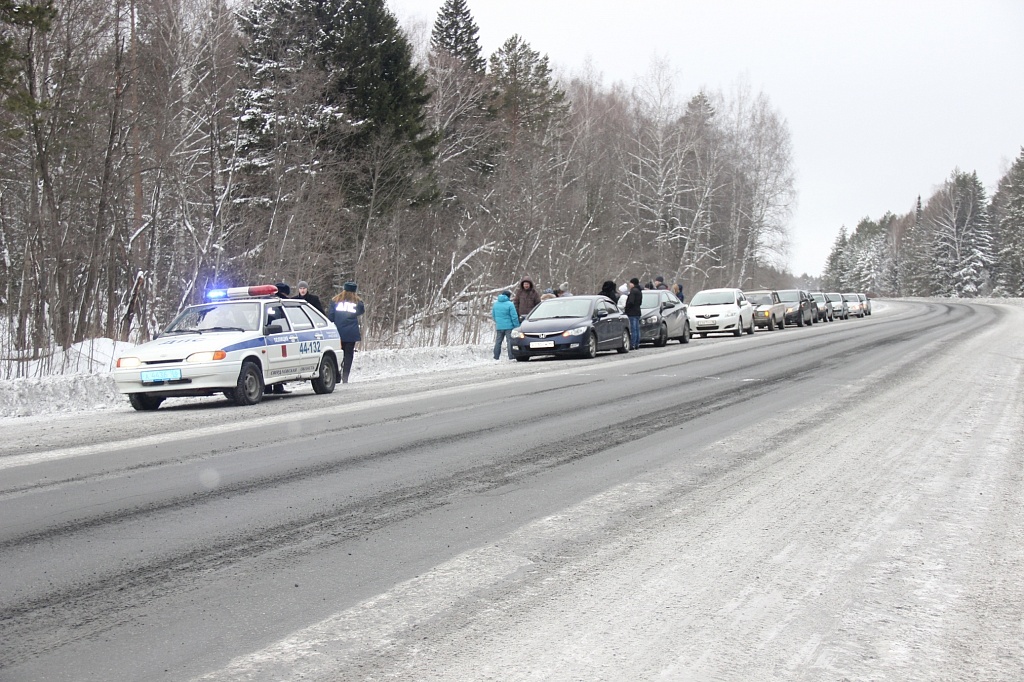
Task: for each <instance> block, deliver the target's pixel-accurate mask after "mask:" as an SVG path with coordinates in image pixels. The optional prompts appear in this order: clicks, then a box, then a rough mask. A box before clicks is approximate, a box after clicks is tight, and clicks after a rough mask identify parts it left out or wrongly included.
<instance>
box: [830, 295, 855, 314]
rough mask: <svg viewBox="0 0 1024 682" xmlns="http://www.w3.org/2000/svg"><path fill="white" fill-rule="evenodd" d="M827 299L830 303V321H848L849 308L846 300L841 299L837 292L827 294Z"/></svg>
mask: <svg viewBox="0 0 1024 682" xmlns="http://www.w3.org/2000/svg"><path fill="white" fill-rule="evenodd" d="M828 298H829V300H830V301H832V319H835V320H848V319H850V306H848V305H847V304H846V300H845V299H843V295H842V294H840V293H839V292H831V291H830V292H829V293H828Z"/></svg>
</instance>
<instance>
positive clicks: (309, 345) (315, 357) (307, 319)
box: [112, 284, 341, 410]
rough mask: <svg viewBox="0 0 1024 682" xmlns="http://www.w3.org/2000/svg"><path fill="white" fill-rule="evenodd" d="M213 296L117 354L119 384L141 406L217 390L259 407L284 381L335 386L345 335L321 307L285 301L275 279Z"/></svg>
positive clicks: (318, 388) (324, 388)
mask: <svg viewBox="0 0 1024 682" xmlns="http://www.w3.org/2000/svg"><path fill="white" fill-rule="evenodd" d="M207 299H208V302H207V303H203V304H200V305H192V306H189V307H187V308H185V309H184V310H182V311H181V312H180V313H178V316H177V317H176V318H174V321H173V322H171V324H169V325H168V326H167V328H166V329H165V330H164V331H163V332H162V333H161V334H160V335H159V336H157V338H155V339H154V340H152V341H150V342H148V343H144V344H142V345H140V346H136V347H135V348H133V349H131V351H129V352H128V353H127V354H126V355H125V356H123V357H120V358H118V359H117V365H116V368H115V369H114V371H113V372H112V375H113V377H114V381H115V382H116V383H117V389H118V390H119V391H120V392H121V393H125V394H127V395H128V400H129V402H131V404H132V407H134V408H135V409H136V410H155V409H157V408H158V407H160V403H162V402H163V401H164V399H165V398H170V397H176V396H209V395H215V394H217V393H222V394H224V396H225V397H227V398H228V399H229V400H233V401H234V402H235V403H236V404H238V405H255V404H256V403H258V402H260V400H262V399H263V390H264V387H266V386H269V385H273V384H280V383H284V382H286V381H310V382H311V383H312V384H313V390H314V391H315V392H316V393H330V392H331V391H333V390H334V386H335V384H336V383H337V381H338V354H339V353H340V352H341V340H340V338H339V336H338V330H337V328H336V327H335V326H334V324H333V323H332V322H331V321H330V320H328V319H327V318H326V317H324V315H323V313H321V312H320V311H319V310H317V309H315V308H314V307H313V306H311V305H310V304H308V303H306V302H305V301H303V300H292V299H282V298H279V297H278V296H277V287H276V286H274V285H273V284H268V285H263V286H255V287H233V288H231V289H219V290H216V291H211V292H209V293H207Z"/></svg>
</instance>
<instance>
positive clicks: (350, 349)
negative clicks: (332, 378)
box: [327, 282, 365, 384]
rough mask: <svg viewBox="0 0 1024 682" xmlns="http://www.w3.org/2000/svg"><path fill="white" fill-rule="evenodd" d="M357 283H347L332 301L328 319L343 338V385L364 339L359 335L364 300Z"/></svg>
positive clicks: (346, 381)
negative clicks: (357, 345) (356, 351)
mask: <svg viewBox="0 0 1024 682" xmlns="http://www.w3.org/2000/svg"><path fill="white" fill-rule="evenodd" d="M356 288H357V287H356V283H355V282H345V286H344V287H343V288H342V291H341V293H340V294H338V295H337V296H335V297H334V298H333V299H332V300H331V308H330V310H328V311H327V317H328V319H330V320H331V322H333V323H334V326H335V327H337V328H338V334H339V335H340V336H341V352H342V361H341V383H343V384H347V383H348V375H349V372H351V371H352V358H353V356H354V354H355V350H356V343H357V342H358V341H360V340H361V339H362V337H361V336H360V335H359V316H360V315H362V314H363V312H365V306H363V301H362V299H360V298H359V294H357V293H356Z"/></svg>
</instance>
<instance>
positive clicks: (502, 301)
mask: <svg viewBox="0 0 1024 682" xmlns="http://www.w3.org/2000/svg"><path fill="white" fill-rule="evenodd" d="M491 317H493V318H494V359H495V360H500V359H501V344H502V343H503V342H505V341H506V340H507V341H508V359H509V360H511V359H512V330H513V329H515V328H516V327H518V326H519V313H517V312H516V306H515V304H514V303H513V302H512V292H511V291H509V290H507V289H506V290H505V291H503V292H501V293H500V294H498V300H497V301H495V302H494V305H493V306H491Z"/></svg>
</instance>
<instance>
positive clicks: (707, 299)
mask: <svg viewBox="0 0 1024 682" xmlns="http://www.w3.org/2000/svg"><path fill="white" fill-rule="evenodd" d="M686 314H687V315H688V316H689V318H690V328H691V329H692V330H693V333H695V334H698V335H699V336H700V337H701V338H705V337H707V335H708V334H711V333H721V332H728V333H731V334H732V335H733V336H739V335H741V334H742V333H743V332H744V331H746V332H747V333H748V334H753V333H754V307H753V306H752V305H750V301H748V300H747V297H746V296H744V294H743V292H742V291H740V290H739V289H704V290H703V291H698V292H697V293H696V294H694V296H693V298H691V299H690V304H689V307H688V308H687V311H686Z"/></svg>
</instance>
